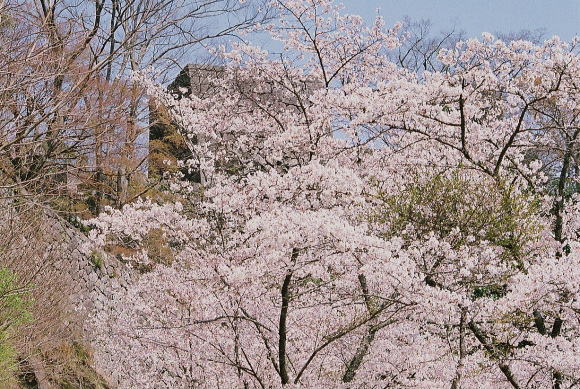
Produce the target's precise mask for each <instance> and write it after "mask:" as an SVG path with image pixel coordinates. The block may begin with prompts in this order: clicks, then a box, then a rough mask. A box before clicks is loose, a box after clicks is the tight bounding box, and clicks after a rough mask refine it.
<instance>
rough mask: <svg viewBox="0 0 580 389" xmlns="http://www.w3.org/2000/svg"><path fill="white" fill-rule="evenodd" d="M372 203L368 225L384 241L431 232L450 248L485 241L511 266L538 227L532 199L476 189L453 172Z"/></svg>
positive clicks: (499, 186)
mask: <svg viewBox="0 0 580 389" xmlns="http://www.w3.org/2000/svg"><path fill="white" fill-rule="evenodd" d="M378 199H379V204H380V206H379V211H378V212H376V213H374V214H372V215H370V220H371V221H372V222H374V223H378V224H380V225H384V226H386V228H385V229H384V231H385V232H384V234H385V236H386V237H387V238H388V237H392V236H404V235H405V234H408V233H412V234H414V235H416V236H426V235H428V234H429V233H432V232H433V233H435V234H436V235H437V236H439V237H440V238H444V239H448V240H449V241H450V243H451V244H452V245H453V246H454V247H459V246H462V245H466V244H471V243H473V244H478V243H480V242H482V241H488V242H489V243H491V244H492V245H495V246H500V247H502V248H504V256H505V258H506V259H511V260H515V262H516V263H517V262H518V261H519V259H520V258H522V256H523V255H524V254H525V252H524V251H525V249H526V246H527V245H528V244H529V243H530V242H532V241H533V240H534V239H536V238H537V236H538V232H539V231H540V227H541V226H540V225H539V222H538V220H537V218H536V215H537V214H538V212H539V201H538V200H537V199H536V198H534V196H532V195H531V194H528V193H517V192H515V191H514V190H513V189H512V188H511V187H510V186H509V185H506V184H503V183H500V182H495V181H491V180H488V181H484V180H482V183H479V184H476V183H474V180H473V179H472V178H467V177H464V176H462V174H461V173H460V172H458V171H457V172H454V173H451V174H449V175H443V174H440V175H436V176H434V177H431V178H429V179H426V180H425V179H423V180H420V179H418V180H416V181H415V182H413V183H411V184H408V185H406V186H405V187H403V188H402V190H400V191H398V192H397V193H395V194H385V193H380V194H379V196H378ZM409 227H411V229H409ZM409 231H411V232H409Z"/></svg>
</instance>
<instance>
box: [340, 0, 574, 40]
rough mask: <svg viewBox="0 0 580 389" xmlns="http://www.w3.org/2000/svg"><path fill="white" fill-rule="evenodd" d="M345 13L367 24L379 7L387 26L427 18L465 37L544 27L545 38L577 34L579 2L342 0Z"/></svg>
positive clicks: (563, 37) (439, 28)
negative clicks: (454, 28) (407, 18)
mask: <svg viewBox="0 0 580 389" xmlns="http://www.w3.org/2000/svg"><path fill="white" fill-rule="evenodd" d="M342 3H343V4H344V5H345V7H346V9H345V11H346V12H348V13H353V14H357V15H361V16H363V17H364V18H365V19H366V20H368V21H371V20H372V19H373V18H374V17H375V16H376V14H377V8H380V11H379V12H380V14H381V16H383V17H384V18H385V20H386V22H387V24H388V25H391V24H393V23H395V22H396V21H398V20H401V19H402V18H403V17H404V16H405V15H407V16H409V17H411V19H415V20H417V19H430V20H431V21H432V22H433V27H434V28H433V30H434V32H438V31H440V30H445V29H448V28H450V27H451V26H453V25H454V24H455V25H456V26H457V27H458V28H459V29H461V30H464V31H465V33H466V35H467V37H479V36H481V33H482V32H491V33H494V32H506V33H507V32H516V31H520V30H522V29H528V30H535V29H537V28H545V32H546V37H551V36H553V35H559V36H560V37H561V38H562V39H564V40H570V39H571V38H572V37H574V36H575V35H580V0H342Z"/></svg>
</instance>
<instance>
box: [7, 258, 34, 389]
mask: <svg viewBox="0 0 580 389" xmlns="http://www.w3.org/2000/svg"><path fill="white" fill-rule="evenodd" d="M31 302H32V301H31V299H30V297H29V294H28V293H27V292H26V291H23V290H22V289H21V288H20V287H19V285H18V280H17V277H16V275H15V274H14V273H13V272H12V271H10V270H9V269H6V268H0V383H2V384H3V385H7V384H8V383H9V382H10V381H13V380H14V373H15V372H16V370H17V367H18V360H17V352H16V350H15V348H14V346H13V344H12V342H11V340H12V338H13V336H14V335H15V333H16V331H17V330H18V327H19V326H20V325H22V324H24V323H26V322H29V321H30V320H32V315H31V313H30V311H29V308H30V304H31Z"/></svg>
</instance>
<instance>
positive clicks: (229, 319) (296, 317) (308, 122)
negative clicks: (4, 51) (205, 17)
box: [90, 0, 580, 388]
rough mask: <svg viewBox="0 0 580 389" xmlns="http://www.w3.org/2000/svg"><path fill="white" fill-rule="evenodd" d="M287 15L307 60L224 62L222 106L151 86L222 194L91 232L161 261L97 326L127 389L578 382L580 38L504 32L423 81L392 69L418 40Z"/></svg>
mask: <svg viewBox="0 0 580 389" xmlns="http://www.w3.org/2000/svg"><path fill="white" fill-rule="evenodd" d="M272 5H273V6H275V7H277V8H278V10H279V12H280V19H279V20H278V21H277V22H275V23H273V24H270V25H267V26H263V27H262V28H263V29H264V30H265V31H268V32H269V33H271V34H272V36H273V37H274V38H276V39H278V40H280V41H281V42H282V44H283V53H282V54H281V55H274V54H270V53H268V52H265V51H264V50H261V49H258V48H256V47H253V46H250V45H243V44H238V45H236V46H234V47H233V49H232V50H230V51H227V52H225V51H224V52H223V53H222V55H223V57H224V58H225V59H226V60H227V61H228V65H227V71H225V72H224V75H223V76H222V77H220V78H219V79H217V78H216V79H213V80H210V82H211V83H212V86H213V87H214V88H215V93H214V94H213V95H212V96H210V97H207V98H205V99H201V98H198V97H196V96H190V97H189V98H181V99H175V98H174V96H171V95H169V94H167V93H166V92H164V91H163V89H162V88H160V87H158V86H156V85H154V84H153V83H152V82H149V81H147V77H146V76H138V79H139V81H140V82H141V83H142V84H143V85H144V86H145V87H146V88H147V90H148V92H149V93H150V94H151V95H152V96H154V97H155V99H157V101H161V102H163V104H164V105H165V106H167V107H168V108H169V109H170V111H171V112H172V114H173V115H174V118H175V120H176V122H177V123H178V124H179V126H180V128H181V130H182V134H183V136H184V138H185V139H186V140H188V145H189V147H190V149H191V152H192V155H193V158H192V159H190V160H188V161H184V162H183V163H184V164H185V166H187V167H189V168H191V169H196V170H198V171H201V172H202V175H203V177H204V179H203V181H202V182H203V185H200V184H193V183H190V182H187V181H186V180H183V179H180V178H179V177H174V178H173V180H172V181H171V186H170V188H171V190H170V192H171V193H170V195H171V196H172V197H171V198H172V199H174V200H176V201H170V202H164V203H158V202H152V201H150V200H141V201H138V202H135V203H133V204H129V205H126V206H125V207H124V208H123V209H122V210H113V209H108V210H107V211H105V212H104V213H103V214H102V215H100V216H99V217H98V218H96V219H94V220H92V221H91V222H90V223H91V224H92V226H93V230H92V231H91V238H92V242H93V245H94V246H101V247H107V245H111V244H117V245H123V246H125V247H127V248H130V249H131V250H132V252H133V253H134V255H133V256H132V257H131V258H126V259H127V260H130V261H132V263H134V264H137V265H139V266H141V267H140V268H141V269H143V265H147V266H146V267H145V268H146V271H145V272H144V274H142V275H141V277H140V278H139V279H138V280H137V281H136V282H135V284H134V285H132V287H131V288H129V290H127V292H126V293H125V294H124V295H119V296H116V299H115V301H113V302H112V303H111V306H110V307H109V308H108V309H107V310H104V311H101V312H98V313H97V314H96V315H95V318H94V324H95V325H94V328H93V331H94V335H95V341H94V344H95V347H96V351H97V357H98V359H99V360H100V363H101V366H102V367H103V369H105V370H107V371H109V372H110V374H111V375H113V376H114V378H115V379H116V380H117V381H118V383H119V385H120V387H127V388H129V387H143V388H153V387H155V388H158V387H175V388H182V387H183V388H185V387H188V388H189V387H211V388H214V387H226V388H230V387H236V388H237V387H244V388H273V387H282V386H287V387H311V388H324V387H328V388H336V387H345V388H355V387H356V388H389V387H391V388H401V387H412V388H449V387H451V388H473V387H478V388H546V387H553V388H571V387H574V386H577V385H578V382H579V380H580V375H579V374H578V372H579V371H580V362H579V360H578V357H577V356H578V355H579V352H580V343H579V341H578V339H580V337H579V335H580V322H579V319H580V316H579V310H580V305H579V304H580V300H579V296H580V290H579V289H580V282H579V281H580V247H579V241H578V233H579V230H578V225H579V221H578V215H579V212H578V196H577V195H574V194H573V192H574V191H577V188H578V176H577V174H578V173H577V172H578V136H579V135H580V129H579V128H580V126H579V118H578V115H579V114H580V111H579V110H578V106H579V105H578V99H579V97H580V90H579V89H578V84H577V79H578V76H579V75H580V59H579V57H578V43H580V42H579V41H578V40H575V41H573V42H571V43H566V42H562V41H560V40H559V39H558V38H553V39H551V40H548V41H546V42H545V43H543V44H542V45H540V46H538V45H534V44H532V43H530V42H526V41H511V42H509V43H504V42H502V41H501V40H497V39H495V38H494V37H493V36H491V35H489V34H484V35H483V36H482V39H481V40H476V39H470V40H467V41H462V42H460V43H458V44H457V45H456V48H455V49H453V50H450V49H449V50H442V51H441V52H440V53H439V60H440V61H441V63H442V64H444V67H443V70H441V71H437V72H429V71H424V72H422V73H421V74H420V75H419V74H416V73H413V72H411V71H410V70H409V69H405V68H402V67H399V66H397V65H396V64H394V63H392V62H391V61H389V60H388V58H389V50H392V49H394V48H396V47H397V45H398V44H399V33H400V31H399V28H400V26H398V25H397V26H395V27H394V28H392V29H388V28H386V27H385V26H384V23H383V22H382V20H381V19H377V21H376V22H375V23H374V24H373V25H372V26H370V27H367V26H365V25H364V23H363V22H362V19H361V18H359V17H357V16H351V15H343V14H341V13H340V7H339V6H337V5H335V4H334V3H333V2H332V1H330V0H285V1H283V0H279V1H273V2H272ZM194 140H198V142H194ZM153 230H155V231H158V232H160V233H161V234H162V237H163V239H162V243H161V244H163V245H165V247H166V248H167V252H170V253H171V255H169V256H168V258H166V259H167V260H165V261H155V260H154V259H153V258H152V256H151V255H150V252H149V251H148V250H147V249H146V248H147V247H148V246H147V240H148V239H149V236H150V233H151V231H153ZM159 262H163V263H159Z"/></svg>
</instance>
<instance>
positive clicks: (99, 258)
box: [89, 251, 104, 270]
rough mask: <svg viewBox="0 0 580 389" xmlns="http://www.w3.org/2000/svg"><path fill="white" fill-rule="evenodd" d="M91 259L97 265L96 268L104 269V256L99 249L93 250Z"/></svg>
mask: <svg viewBox="0 0 580 389" xmlns="http://www.w3.org/2000/svg"><path fill="white" fill-rule="evenodd" d="M89 260H90V261H91V263H92V264H93V266H94V267H95V269H99V270H102V269H103V266H104V262H103V257H102V256H101V254H100V253H99V252H98V251H93V252H92V253H91V255H90V257H89Z"/></svg>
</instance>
